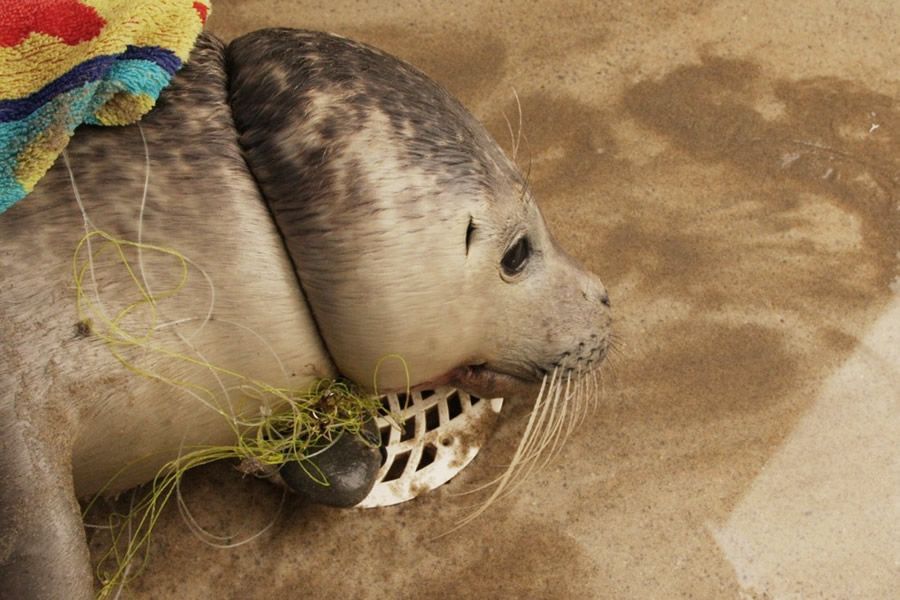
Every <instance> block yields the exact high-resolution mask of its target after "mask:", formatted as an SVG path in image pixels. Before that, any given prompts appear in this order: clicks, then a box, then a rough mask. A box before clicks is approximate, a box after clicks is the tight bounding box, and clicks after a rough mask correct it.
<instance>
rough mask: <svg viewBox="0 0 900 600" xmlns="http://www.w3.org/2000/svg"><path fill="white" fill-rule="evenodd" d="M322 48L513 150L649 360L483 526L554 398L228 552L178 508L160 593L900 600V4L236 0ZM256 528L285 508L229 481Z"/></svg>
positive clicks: (205, 491) (210, 500) (233, 513)
mask: <svg viewBox="0 0 900 600" xmlns="http://www.w3.org/2000/svg"><path fill="white" fill-rule="evenodd" d="M267 26H293V27H303V28H310V29H323V30H329V31H334V32H337V33H341V34H344V35H347V36H350V37H354V38H356V39H359V40H362V41H365V42H368V43H371V44H373V45H375V46H378V47H380V48H382V49H385V50H387V51H389V52H392V53H394V54H396V55H398V56H400V57H402V58H404V59H406V60H408V61H410V62H412V63H414V64H416V65H417V66H419V67H420V68H422V69H424V70H425V71H426V72H427V73H428V74H430V75H431V76H432V77H434V78H435V79H437V80H438V81H440V82H442V83H443V84H445V85H446V86H447V87H448V88H449V89H450V90H451V91H452V92H454V93H455V94H456V95H457V96H458V97H459V98H460V99H461V100H462V101H463V102H464V103H465V104H466V105H467V106H468V107H469V108H470V109H472V111H473V112H474V113H475V114H476V115H477V116H478V117H479V118H481V119H482V120H483V121H485V122H486V123H487V124H488V126H489V128H490V129H491V131H492V132H493V133H494V134H495V136H496V137H497V138H498V139H499V140H500V141H501V143H503V144H504V145H505V146H507V147H508V146H509V144H508V143H507V140H508V135H507V134H506V128H505V124H504V121H503V116H502V115H503V113H504V112H505V113H506V114H508V115H512V116H515V114H516V109H515V100H514V97H513V88H515V90H516V91H517V92H518V95H519V97H520V99H521V104H522V111H523V116H524V131H525V134H526V136H527V140H528V143H527V146H526V147H525V150H524V151H523V156H524V157H525V158H523V160H522V162H523V163H527V162H530V163H531V165H532V168H531V181H532V184H533V187H534V189H535V191H536V194H537V197H538V199H539V201H540V203H541V206H542V207H543V210H544V212H545V215H546V216H547V219H548V221H549V223H550V226H551V229H552V230H553V231H554V232H555V234H556V235H557V237H558V238H559V239H560V241H561V242H562V244H563V246H564V247H566V248H567V249H568V250H569V251H570V252H571V253H572V254H574V255H575V256H577V257H578V258H579V259H580V260H582V261H583V262H584V263H586V264H587V265H588V266H589V267H590V268H591V269H592V270H594V271H595V272H597V273H599V274H600V275H601V277H603V278H604V281H605V283H606V284H607V285H608V286H609V288H610V290H611V295H612V299H613V307H614V310H615V316H616V319H617V323H616V327H617V330H618V332H619V333H620V334H621V335H622V337H623V338H624V340H625V346H626V347H625V352H624V356H621V357H618V358H617V359H616V360H614V363H613V364H611V365H609V367H608V369H607V374H608V376H607V378H606V381H607V385H606V390H605V393H604V396H603V398H602V403H601V406H600V408H599V409H598V410H597V411H596V413H594V414H593V416H592V417H591V418H589V419H588V421H587V422H586V423H585V424H584V425H583V426H582V428H581V429H580V430H579V431H578V432H577V433H576V435H575V436H574V439H572V440H571V442H570V443H569V445H568V446H567V447H566V449H565V451H564V452H563V454H562V456H561V457H560V459H559V460H558V461H557V462H556V463H554V464H553V465H551V466H550V467H549V468H548V469H546V470H545V471H543V472H541V473H539V474H538V475H537V476H535V477H534V478H533V479H531V480H529V483H527V484H526V485H525V486H523V487H522V488H521V489H520V491H519V492H518V493H517V494H516V496H515V497H513V498H510V499H507V500H505V501H504V502H503V503H501V504H500V505H497V506H495V507H494V508H492V509H491V510H490V511H488V513H487V514H485V515H484V516H482V517H481V518H480V519H479V520H478V521H476V522H475V523H473V524H472V525H470V526H468V527H467V528H465V529H463V530H461V531H459V532H457V533H454V534H453V535H450V536H447V537H443V538H441V539H438V540H434V539H433V537H434V535H435V534H437V533H440V532H441V531H444V530H446V529H447V528H449V527H450V526H451V525H452V524H453V522H454V521H455V520H456V519H458V518H460V517H461V516H464V515H465V514H466V511H467V509H468V507H469V506H470V503H471V500H469V499H467V498H466V497H458V496H454V493H455V492H459V491H462V490H465V489H467V487H470V486H472V485H474V484H477V483H479V482H482V481H484V480H485V479H486V478H489V477H490V476H491V475H492V474H493V473H496V466H497V465H500V464H503V463H504V462H505V461H506V460H508V458H509V456H510V455H511V453H512V450H513V449H514V447H515V444H516V442H517V439H518V436H519V435H520V434H521V431H522V429H523V427H524V424H525V417H526V414H527V407H526V406H519V407H517V408H514V409H513V410H505V411H504V418H503V419H502V423H501V426H500V428H499V429H498V430H497V432H496V434H495V436H494V438H493V439H492V442H491V443H490V444H489V446H488V447H487V448H486V449H485V450H484V451H483V452H482V454H481V455H480V456H479V458H478V459H477V460H476V461H475V463H473V465H472V466H471V467H470V468H469V469H467V470H466V471H465V472H464V473H463V474H462V475H461V476H460V477H459V478H457V480H454V481H453V482H452V483H451V484H450V485H448V486H445V487H444V488H441V489H440V490H438V491H436V492H434V493H432V494H429V495H428V496H426V497H422V498H419V499H418V500H416V501H413V502H410V503H408V504H406V505H401V506H398V507H395V508H389V509H382V510H373V511H345V512H339V511H333V510H326V509H320V508H311V507H306V506H302V505H300V504H299V503H297V502H294V501H289V502H288V504H287V505H286V507H285V508H284V510H283V512H282V515H281V517H280V518H279V520H278V522H277V524H276V526H275V527H274V528H273V529H272V530H270V531H269V532H268V533H267V534H266V535H264V536H263V537H262V538H261V539H259V540H257V541H255V542H253V543H250V544H248V545H245V546H242V547H240V548H237V549H233V550H217V549H213V548H209V547H207V546H205V545H203V544H202V543H201V542H199V541H198V540H197V539H195V538H194V537H192V535H191V534H190V533H189V532H188V531H187V529H186V527H185V526H184V524H183V523H182V521H181V519H180V517H179V515H178V512H177V510H169V511H168V514H167V515H166V517H165V518H164V519H163V521H162V522H161V524H160V526H159V528H158V531H157V536H156V538H155V540H154V547H153V551H152V557H151V560H150V561H149V563H148V564H147V566H146V569H145V570H144V572H143V574H142V576H141V577H140V578H139V580H138V581H137V582H136V583H135V584H134V585H133V586H132V588H131V589H130V591H129V593H128V594H126V596H128V597H133V598H163V597H164V598H168V597H171V598H238V597H240V598H272V597H303V598H333V597H346V598H674V597H693V598H753V599H762V598H772V599H780V598H891V597H896V594H897V590H898V589H900V452H898V447H900V266H898V265H900V212H898V209H900V206H898V197H900V196H898V193H900V103H898V101H897V98H898V97H900V4H898V3H897V2H896V1H895V0H884V1H866V2H862V1H860V2H852V1H850V2H848V1H840V0H834V1H833V2H831V1H825V0H823V1H813V0H806V1H802V2H783V1H778V2H775V1H772V2H769V1H762V0H759V1H755V2H752V3H748V2H740V1H727V0H722V1H718V2H715V1H687V0H685V1H672V2H624V1H622V2H615V1H609V2H600V3H593V2H587V1H576V2H563V1H554V2H543V3H525V2H510V1H507V2H488V1H484V2H478V1H470V2H453V3H448V2H441V1H433V2H427V1H422V2H403V1H397V2H390V3H387V2H386V3H383V4H382V3H377V2H368V3H367V2H350V1H344V0H341V1H335V0H330V1H327V2H326V1H322V2H313V1H298V2H292V1H274V0H273V1H263V0H258V1H250V0H240V1H238V0H235V1H226V0H219V1H218V2H216V3H215V12H214V13H213V16H212V18H211V22H210V29H211V30H212V31H213V32H216V33H218V34H219V35H221V36H223V37H225V38H232V37H234V36H236V35H238V34H240V33H242V32H246V31H250V30H253V29H257V28H260V27H267ZM187 488H188V489H187V494H188V496H187V498H188V502H189V503H190V505H191V506H192V507H194V509H195V513H196V516H197V517H198V520H200V521H201V522H202V523H203V524H205V525H206V526H208V527H209V528H211V529H213V530H217V531H227V532H231V533H235V534H238V535H240V534H243V533H247V532H252V531H253V530H255V529H257V528H259V527H260V526H261V525H264V524H265V523H266V522H268V520H269V519H270V518H271V516H272V514H273V513H274V511H275V510H276V509H277V506H278V501H279V497H280V494H279V493H278V492H276V491H275V490H273V489H271V488H270V487H268V486H267V485H266V484H264V483H262V482H258V481H253V480H249V479H247V480H241V479H240V478H239V476H238V475H237V474H236V473H235V472H234V471H233V470H232V469H231V468H230V467H227V466H218V467H215V468H211V469H207V470H205V471H204V472H202V473H198V474H196V475H195V476H194V477H192V478H191V479H190V481H189V482H188V485H187Z"/></svg>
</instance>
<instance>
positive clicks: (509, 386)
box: [416, 363, 541, 398]
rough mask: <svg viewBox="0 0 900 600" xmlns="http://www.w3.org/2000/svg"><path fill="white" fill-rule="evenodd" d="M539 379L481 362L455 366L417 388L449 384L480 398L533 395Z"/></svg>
mask: <svg viewBox="0 0 900 600" xmlns="http://www.w3.org/2000/svg"><path fill="white" fill-rule="evenodd" d="M540 384H541V381H540V379H528V378H525V377H522V376H520V375H513V374H512V373H507V372H504V371H500V370H498V369H495V368H493V367H491V366H490V365H488V364H487V363H481V364H476V365H465V366H462V367H457V368H456V369H453V370H452V371H450V372H449V373H446V374H445V375H443V376H441V377H439V378H437V379H435V380H432V381H429V382H428V383H426V384H422V385H419V386H416V387H417V388H423V389H425V388H428V387H436V386H440V385H450V386H453V387H457V388H459V389H461V390H465V391H466V392H469V393H470V394H475V395H476V396H479V397H481V398H497V397H523V396H533V395H534V394H535V393H536V392H537V390H538V389H539V388H540Z"/></svg>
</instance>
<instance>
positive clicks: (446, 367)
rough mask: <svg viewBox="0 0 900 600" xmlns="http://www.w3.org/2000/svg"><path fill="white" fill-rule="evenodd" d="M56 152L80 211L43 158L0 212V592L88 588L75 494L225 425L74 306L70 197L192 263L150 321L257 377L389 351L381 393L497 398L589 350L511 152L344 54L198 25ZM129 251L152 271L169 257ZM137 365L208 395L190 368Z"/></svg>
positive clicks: (144, 472) (386, 61)
mask: <svg viewBox="0 0 900 600" xmlns="http://www.w3.org/2000/svg"><path fill="white" fill-rule="evenodd" d="M142 135H143V136H144V137H145V138H146V144H147V148H149V180H148V185H147V193H146V202H145V204H144V209H143V213H142V218H139V217H141V208H140V207H141V199H142V196H143V193H144V188H145V176H146V175H147V170H146V169H147V166H148V165H146V164H145V150H144V142H143V141H142ZM67 157H68V161H69V164H70V165H71V169H72V174H73V175H74V182H75V184H76V185H77V190H78V193H79V196H80V198H81V200H82V203H83V205H84V208H85V213H82V211H81V210H80V209H79V207H78V204H77V202H76V200H75V192H74V190H73V184H72V181H71V178H70V174H69V170H68V169H67V168H66V165H65V164H63V163H62V161H59V162H58V164H57V165H55V167H54V168H53V169H52V170H51V172H50V173H49V174H48V175H47V176H46V177H45V179H44V180H43V181H42V182H41V183H40V184H39V185H38V187H37V188H36V190H35V192H34V193H33V194H32V195H31V196H29V197H28V198H26V199H25V200H23V201H22V202H20V203H19V204H17V205H16V206H14V207H13V208H12V209H10V210H9V211H8V212H7V213H6V214H5V215H3V217H0V269H2V273H3V283H2V296H0V297H2V304H0V385H2V388H0V394H2V395H0V477H2V480H3V485H2V486H0V528H2V531H3V535H2V536H0V581H2V584H0V585H2V586H4V587H3V589H5V590H14V595H15V597H69V598H77V597H82V596H83V597H89V596H90V595H91V581H92V580H91V575H90V572H89V568H88V559H87V550H86V546H85V543H84V534H83V530H82V528H81V521H80V514H79V509H78V504H77V502H76V498H77V497H79V496H83V495H88V494H92V493H95V492H97V491H98V490H100V489H101V488H102V487H103V486H104V485H105V484H107V483H108V482H109V481H110V480H111V479H112V478H113V477H114V476H115V475H116V474H117V473H119V472H120V471H121V470H122V469H123V468H125V470H124V471H123V472H122V473H121V475H120V476H119V477H117V478H116V479H115V484H114V485H115V489H124V488H127V487H130V486H132V485H135V484H137V483H140V482H143V481H146V480H148V479H149V478H150V477H152V476H153V475H154V474H155V472H156V470H157V469H158V468H159V467H160V466H161V465H162V464H164V463H165V462H166V461H168V460H170V459H171V458H173V457H174V456H176V455H177V454H178V452H179V449H180V448H183V447H186V446H191V445H196V444H203V443H228V442H229V441H230V439H232V438H233V435H234V433H233V430H232V429H231V428H230V427H229V425H228V423H227V422H226V421H225V420H223V419H222V418H221V416H220V415H218V414H216V413H214V412H213V411H210V410H209V409H208V408H207V407H205V406H204V405H203V403H202V402H198V398H197V397H195V396H192V395H191V394H188V393H183V392H181V391H179V390H177V389H174V388H173V387H172V386H170V385H167V384H166V383H164V382H161V381H155V380H152V379H148V378H146V377H139V376H136V375H135V374H133V373H129V372H128V371H127V370H126V369H124V368H123V367H122V365H121V364H120V363H119V362H118V361H117V360H116V359H115V358H114V357H113V356H112V355H111V354H110V352H109V349H108V348H107V347H106V346H105V345H104V344H103V342H102V341H100V340H98V339H96V337H95V336H92V335H91V331H90V327H89V326H88V325H86V324H84V323H78V322H77V317H76V316H75V312H74V310H73V303H74V290H73V289H72V253H73V251H74V248H75V246H76V244H77V243H78V240H79V239H80V238H81V236H82V235H83V234H84V231H85V224H84V219H85V214H86V216H87V219H89V220H90V221H91V225H92V226H95V227H97V228H99V229H103V230H105V231H107V232H109V233H111V234H113V235H116V236H119V237H122V238H127V239H137V237H138V236H142V239H143V240H144V241H146V242H149V243H158V244H164V245H166V246H169V247H173V248H177V249H178V250H179V251H180V252H182V253H183V254H184V255H185V256H187V257H189V258H190V259H191V261H192V264H195V265H197V266H200V267H202V269H203V270H204V271H205V276H206V277H208V280H210V281H212V282H213V285H214V290H215V291H214V297H215V303H214V308H213V313H212V318H211V319H209V320H207V319H203V318H198V317H203V315H204V314H205V311H206V310H207V306H208V301H209V299H210V297H211V295H210V290H209V288H208V287H207V286H206V281H207V279H206V277H195V278H194V279H192V282H194V283H191V284H190V285H189V286H188V287H187V288H185V289H184V290H182V292H181V293H180V294H179V295H178V296H177V297H176V298H173V300H172V302H173V303H174V304H171V305H169V307H168V308H167V311H169V312H168V313H167V314H166V315H163V318H170V319H172V320H173V322H174V321H179V320H181V321H182V323H181V324H180V325H178V326H177V327H170V328H162V329H161V330H160V335H161V336H163V337H166V336H168V338H170V339H171V341H173V343H177V344H181V345H182V346H183V347H184V348H185V352H194V353H196V355H198V356H201V355H202V356H203V358H204V360H209V361H210V362H213V363H216V364H225V365H228V366H230V367H233V368H236V369H238V368H239V369H240V371H242V372H243V373H247V374H248V375H250V376H252V377H253V378H255V379H259V380H262V381H267V382H269V383H271V384H273V385H277V386H285V387H294V388H303V387H305V386H306V385H308V384H309V383H311V382H312V381H313V380H314V379H315V378H317V377H330V376H335V375H337V374H338V373H340V374H343V375H345V376H347V377H349V378H351V379H353V380H354V381H356V382H357V383H359V384H360V385H362V386H364V387H368V388H371V387H372V382H373V376H374V374H375V370H376V365H378V362H379V360H380V359H381V358H383V357H384V356H386V355H389V354H393V353H395V354H399V355H401V356H403V357H404V358H405V360H406V363H407V366H408V368H409V374H410V379H411V381H409V382H408V381H407V380H406V375H405V371H404V369H402V368H401V366H400V365H399V364H396V363H391V362H390V361H389V362H387V363H384V364H383V365H382V367H381V368H380V369H379V371H378V383H379V388H380V389H382V390H389V389H401V388H404V387H405V386H406V385H407V383H411V384H412V385H414V386H415V385H434V384H451V385H456V386H458V387H462V388H465V389H469V390H471V391H473V392H476V393H481V394H497V393H502V392H508V391H510V390H511V389H514V388H515V389H520V390H521V389H523V388H528V387H529V386H532V385H533V384H535V383H536V382H539V381H540V380H541V379H542V377H543V376H544V375H546V374H547V373H549V372H551V371H552V370H554V369H562V370H566V371H568V372H572V373H576V374H577V373H580V372H584V371H588V370H591V369H593V368H595V367H596V366H597V365H598V364H599V362H600V360H602V358H603V356H604V355H605V352H606V347H607V344H608V334H609V309H608V299H607V296H606V292H605V290H604V289H603V287H602V285H601V284H600V283H599V281H598V280H597V279H596V278H595V277H594V276H592V275H590V274H589V273H587V272H585V271H583V270H581V269H580V268H579V267H578V266H577V265H576V264H575V263H574V262H572V261H571V260H570V259H569V258H568V257H566V256H565V255H564V254H563V253H562V252H561V250H559V249H558V248H557V247H556V246H555V244H554V242H553V240H552V238H551V237H550V235H549V233H548V232H547V230H546V227H545V225H544V222H543V220H542V218H541V215H540V212H539V211H538V209H537V206H536V204H535V203H534V201H533V199H532V198H531V195H530V192H529V191H528V189H527V187H526V185H525V182H524V181H523V179H522V177H521V176H520V175H519V173H518V171H517V170H516V169H515V167H514V165H513V164H512V163H511V162H510V161H509V160H508V159H507V158H506V157H505V156H504V155H503V153H502V152H501V151H500V150H499V149H498V148H497V147H496V144H495V143H494V142H493V141H492V140H491V139H490V137H489V136H488V134H487V133H486V132H485V131H484V129H483V128H482V127H481V126H480V125H479V124H478V123H477V122H476V121H475V119H474V118H473V117H471V115H469V113H467V112H466V111H465V110H464V109H463V108H462V106H460V105H459V103H458V102H456V101H455V100H454V99H453V98H452V97H450V95H449V94H448V93H447V92H446V91H444V90H443V89H442V88H440V87H439V86H437V85H436V84H434V83H433V82H431V81H429V80H428V79H427V78H426V77H425V76H424V75H422V74H421V73H419V72H418V71H416V70H415V69H413V68H412V67H410V66H408V65H405V64H404V63H402V62H400V61H398V60H396V59H394V58H392V57H390V56H387V55H385V54H383V53H380V52H378V51H376V50H374V49H371V48H368V47H366V46H363V45H360V44H356V43H354V42H351V41H348V40H345V39H342V38H338V37H335V36H329V35H325V34H316V33H308V32H299V31H294V30H267V31H261V32H256V33H254V34H250V35H248V36H245V37H244V38H241V39H239V40H237V41H235V42H233V43H232V44H231V46H229V47H228V48H224V47H223V46H222V44H220V43H219V42H217V41H215V40H214V39H212V38H209V37H203V38H201V40H200V42H199V44H198V47H197V48H196V49H195V51H194V53H193V55H192V61H191V62H190V63H189V64H188V66H186V67H185V69H184V70H183V71H182V72H181V73H180V74H179V75H178V77H177V78H176V80H175V82H174V84H173V86H172V87H171V88H170V89H168V90H167V91H166V92H164V93H163V95H162V96H161V98H160V100H159V103H158V105H157V108H156V109H155V110H154V111H153V112H152V113H151V114H150V115H148V116H147V117H146V118H145V119H144V120H143V121H142V123H141V127H140V129H138V128H137V127H128V128H121V129H101V128H83V129H81V130H79V132H78V134H77V135H76V136H75V138H74V139H73V141H72V143H71V144H70V146H69V148H68V150H67ZM144 259H145V262H144V264H143V267H144V271H145V277H146V279H147V282H148V284H149V285H150V286H151V287H153V286H156V285H159V286H161V287H162V286H164V283H165V282H166V281H167V278H171V273H170V270H171V269H170V267H171V265H169V266H168V270H167V267H166V265H165V264H164V263H163V262H159V261H155V260H154V259H153V257H151V256H145V257H144ZM98 277H100V278H101V279H102V275H98ZM97 283H98V289H99V288H102V289H103V291H104V297H105V298H107V299H112V301H113V302H114V301H115V299H116V297H117V294H120V293H121V294H122V295H123V296H124V291H123V290H121V289H120V286H121V285H123V284H122V282H120V281H116V280H114V279H110V280H108V281H106V280H103V281H98V282H97ZM186 315H187V316H190V317H191V318H185V316H186ZM263 340H264V341H263ZM275 356H277V357H278V358H279V359H280V361H281V365H279V363H278V360H276V359H274V358H273V357H275ZM148 360H151V361H157V362H158V364H154V365H152V366H153V367H154V368H156V369H157V370H158V371H160V372H166V370H167V369H169V370H170V371H172V378H173V379H177V378H181V379H189V380H191V381H192V382H196V383H198V384H199V385H202V386H205V387H207V388H216V387H217V386H218V387H221V388H222V389H223V393H225V394H226V395H227V394H228V391H229V390H228V389H227V386H225V385H223V384H222V382H221V381H220V380H219V379H218V378H217V376H216V374H215V373H213V372H211V371H210V370H209V369H204V368H202V367H201V366H196V367H192V368H188V369H187V372H185V371H184V369H185V367H184V366H183V365H182V366H172V365H168V364H166V359H165V358H152V357H151V358H149V359H148ZM232 391H233V390H232ZM251 408H252V407H251ZM148 457H150V458H148ZM111 491H114V490H111ZM11 593H13V592H11Z"/></svg>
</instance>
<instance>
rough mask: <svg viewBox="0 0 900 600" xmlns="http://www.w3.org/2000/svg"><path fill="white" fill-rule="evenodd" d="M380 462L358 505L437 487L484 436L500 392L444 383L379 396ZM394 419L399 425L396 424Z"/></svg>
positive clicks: (465, 460)
mask: <svg viewBox="0 0 900 600" xmlns="http://www.w3.org/2000/svg"><path fill="white" fill-rule="evenodd" d="M382 402H383V403H384V408H385V411H386V412H389V413H390V414H392V415H394V416H395V418H396V422H394V421H391V420H388V419H387V418H385V417H379V418H378V419H377V423H378V429H379V431H380V432H381V459H382V462H381V468H380V469H379V470H378V475H377V476H376V480H375V486H374V487H373V488H372V491H371V492H369V495H368V496H366V497H365V499H363V501H362V502H360V503H359V504H357V506H359V507H362V508H374V507H377V506H391V505H392V504H399V503H400V502H405V501H407V500H412V499H413V498H415V497H416V496H419V495H421V494H424V493H425V492H428V491H430V490H433V489H435V488H436V487H439V486H441V485H443V484H445V483H447V482H448V481H450V479H452V478H453V477H454V476H455V475H456V474H457V473H459V472H460V471H462V470H463V469H464V468H465V467H466V465H468V464H469V463H470V462H471V461H472V459H473V458H475V455H476V454H478V451H479V450H481V447H482V446H483V445H484V442H485V441H486V440H487V438H488V436H489V435H490V433H491V431H493V428H494V425H495V424H496V420H497V415H498V414H499V413H500V408H501V407H502V406H503V398H492V399H490V400H486V399H482V398H478V397H476V396H472V395H470V394H467V393H466V392H463V391H462V390H457V389H455V388H450V387H445V388H438V389H436V390H423V391H421V392H412V393H411V394H410V395H409V397H407V395H406V394H388V395H387V396H384V397H383V398H382ZM398 425H399V427H398Z"/></svg>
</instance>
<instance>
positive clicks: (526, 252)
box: [500, 236, 531, 275]
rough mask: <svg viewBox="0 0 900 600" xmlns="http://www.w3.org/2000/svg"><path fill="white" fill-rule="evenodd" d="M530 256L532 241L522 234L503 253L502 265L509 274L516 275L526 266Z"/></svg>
mask: <svg viewBox="0 0 900 600" xmlns="http://www.w3.org/2000/svg"><path fill="white" fill-rule="evenodd" d="M529 256H531V242H529V241H528V238H527V237H525V236H522V237H520V238H519V240H518V241H517V242H516V243H515V244H513V245H512V246H510V248H509V250H507V251H506V254H504V255H503V260H502V261H500V266H501V267H503V272H504V273H506V274H507V275H515V274H517V273H519V272H520V271H521V270H522V269H524V268H525V263H527V262H528V257H529Z"/></svg>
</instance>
